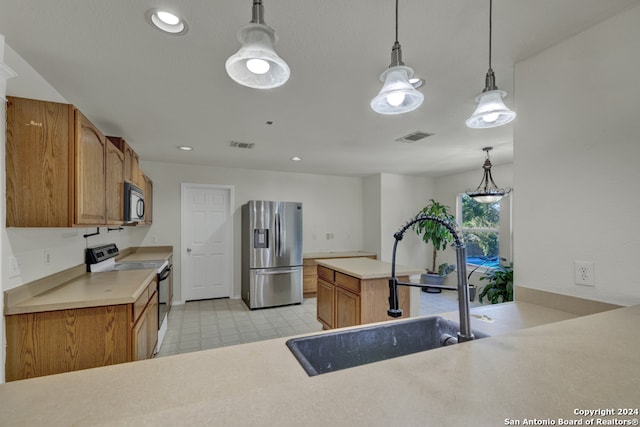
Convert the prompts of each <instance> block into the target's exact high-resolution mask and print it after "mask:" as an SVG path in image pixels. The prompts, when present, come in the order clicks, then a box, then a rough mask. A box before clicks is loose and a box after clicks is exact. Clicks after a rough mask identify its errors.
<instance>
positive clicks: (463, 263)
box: [387, 214, 474, 344]
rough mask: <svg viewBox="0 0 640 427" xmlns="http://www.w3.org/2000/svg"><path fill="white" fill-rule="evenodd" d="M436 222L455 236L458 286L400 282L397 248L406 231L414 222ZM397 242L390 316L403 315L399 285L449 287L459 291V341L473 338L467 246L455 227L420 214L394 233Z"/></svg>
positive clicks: (388, 311) (390, 286) (390, 296)
mask: <svg viewBox="0 0 640 427" xmlns="http://www.w3.org/2000/svg"><path fill="white" fill-rule="evenodd" d="M426 221H431V222H436V223H438V224H440V225H442V226H444V227H445V228H446V229H447V230H448V231H449V233H451V235H452V236H453V240H454V244H453V247H454V248H455V250H456V270H457V272H458V287H457V288H455V287H453V286H442V285H424V284H419V283H411V282H399V281H398V278H397V277H396V249H397V248H398V242H399V241H400V240H402V237H403V236H404V233H405V232H406V231H407V230H408V229H409V227H411V226H412V225H413V224H415V223H418V222H426ZM393 237H394V239H395V242H394V243H393V254H392V258H391V278H390V279H389V310H387V314H388V315H389V316H390V317H400V316H402V309H401V308H400V307H399V306H398V285H402V286H415V287H419V288H424V287H429V288H438V289H448V290H457V291H458V311H459V315H460V332H458V338H457V342H465V341H471V340H473V338H474V337H473V333H472V332H471V320H470V317H471V316H470V315H469V286H468V283H467V248H466V246H465V245H464V242H463V241H462V239H460V236H459V235H458V233H457V232H456V230H455V228H454V227H453V226H452V225H451V224H450V223H449V222H448V221H445V220H443V219H441V218H438V217H434V216H431V215H425V214H419V215H417V216H416V217H415V218H413V219H411V220H410V221H409V222H407V223H406V224H405V225H404V226H402V228H401V229H400V230H398V231H396V232H395V233H394V234H393ZM452 340H453V341H454V342H455V338H453V337H451V338H449V337H447V338H445V340H444V341H443V343H444V344H451V343H452V342H451V341H452Z"/></svg>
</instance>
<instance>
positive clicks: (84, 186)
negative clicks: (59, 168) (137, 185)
mask: <svg viewBox="0 0 640 427" xmlns="http://www.w3.org/2000/svg"><path fill="white" fill-rule="evenodd" d="M105 142H106V139H105V137H104V136H103V135H102V133H101V132H100V131H99V130H98V128H96V127H95V126H94V125H93V124H92V123H91V122H90V121H89V120H88V119H87V118H86V117H85V116H84V115H83V114H82V113H81V112H80V111H78V110H76V144H75V146H76V179H75V183H76V185H75V190H76V191H75V193H76V195H75V196H76V209H75V213H76V215H75V224H78V225H104V224H106V209H105V194H106V191H105V150H106V148H105V147H106V143H105Z"/></svg>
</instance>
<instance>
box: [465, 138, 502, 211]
mask: <svg viewBox="0 0 640 427" xmlns="http://www.w3.org/2000/svg"><path fill="white" fill-rule="evenodd" d="M491 150H493V147H484V148H483V149H482V151H486V152H487V158H486V160H485V161H484V164H483V165H482V169H483V170H484V173H483V175H482V181H481V182H480V185H478V188H476V189H475V190H474V191H471V190H467V192H466V193H467V196H469V197H471V198H473V199H474V200H475V201H476V202H480V203H495V202H497V201H498V200H500V199H502V198H503V197H504V196H506V195H507V194H509V193H510V192H511V188H509V187H507V188H498V186H497V185H496V183H495V182H494V181H493V177H492V176H491V160H489V151H491Z"/></svg>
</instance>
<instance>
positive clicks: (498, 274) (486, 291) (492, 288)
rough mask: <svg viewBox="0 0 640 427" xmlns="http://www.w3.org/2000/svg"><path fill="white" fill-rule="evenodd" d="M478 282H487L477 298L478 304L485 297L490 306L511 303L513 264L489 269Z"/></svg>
mask: <svg viewBox="0 0 640 427" xmlns="http://www.w3.org/2000/svg"><path fill="white" fill-rule="evenodd" d="M480 280H487V281H488V282H489V283H488V284H487V285H486V286H485V287H484V288H482V292H480V295H479V296H478V299H479V300H480V303H482V298H484V297H487V299H488V300H489V301H490V302H491V304H498V303H500V302H508V301H513V263H510V264H509V265H505V266H499V267H496V268H493V269H491V270H490V271H489V272H488V273H487V275H486V276H483V277H481V278H480Z"/></svg>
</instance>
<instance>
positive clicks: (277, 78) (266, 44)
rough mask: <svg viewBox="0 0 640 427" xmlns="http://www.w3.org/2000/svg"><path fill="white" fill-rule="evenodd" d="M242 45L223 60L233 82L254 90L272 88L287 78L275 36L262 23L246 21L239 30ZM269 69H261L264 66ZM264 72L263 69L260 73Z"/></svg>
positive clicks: (288, 71)
mask: <svg viewBox="0 0 640 427" xmlns="http://www.w3.org/2000/svg"><path fill="white" fill-rule="evenodd" d="M238 40H239V41H240V43H242V47H240V50H238V52H236V53H235V54H233V55H231V56H230V57H229V59H227V62H226V63H225V69H226V70H227V74H228V75H229V77H231V79H233V80H234V81H235V82H236V83H238V84H241V85H243V86H247V87H250V88H253V89H272V88H276V87H279V86H282V85H283V84H285V83H286V82H287V80H289V76H290V75H291V70H290V69H289V65H287V63H286V62H285V61H284V60H283V59H282V58H280V57H279V56H278V54H277V53H276V52H275V49H274V46H275V44H276V42H277V36H276V34H275V32H274V31H273V29H272V28H270V27H269V26H267V25H264V24H254V23H251V24H248V25H245V26H244V27H242V28H241V29H240V30H239V31H238ZM265 64H266V66H268V68H267V69H266V70H265V71H263V70H264V68H266V67H265ZM260 71H263V72H260Z"/></svg>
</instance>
